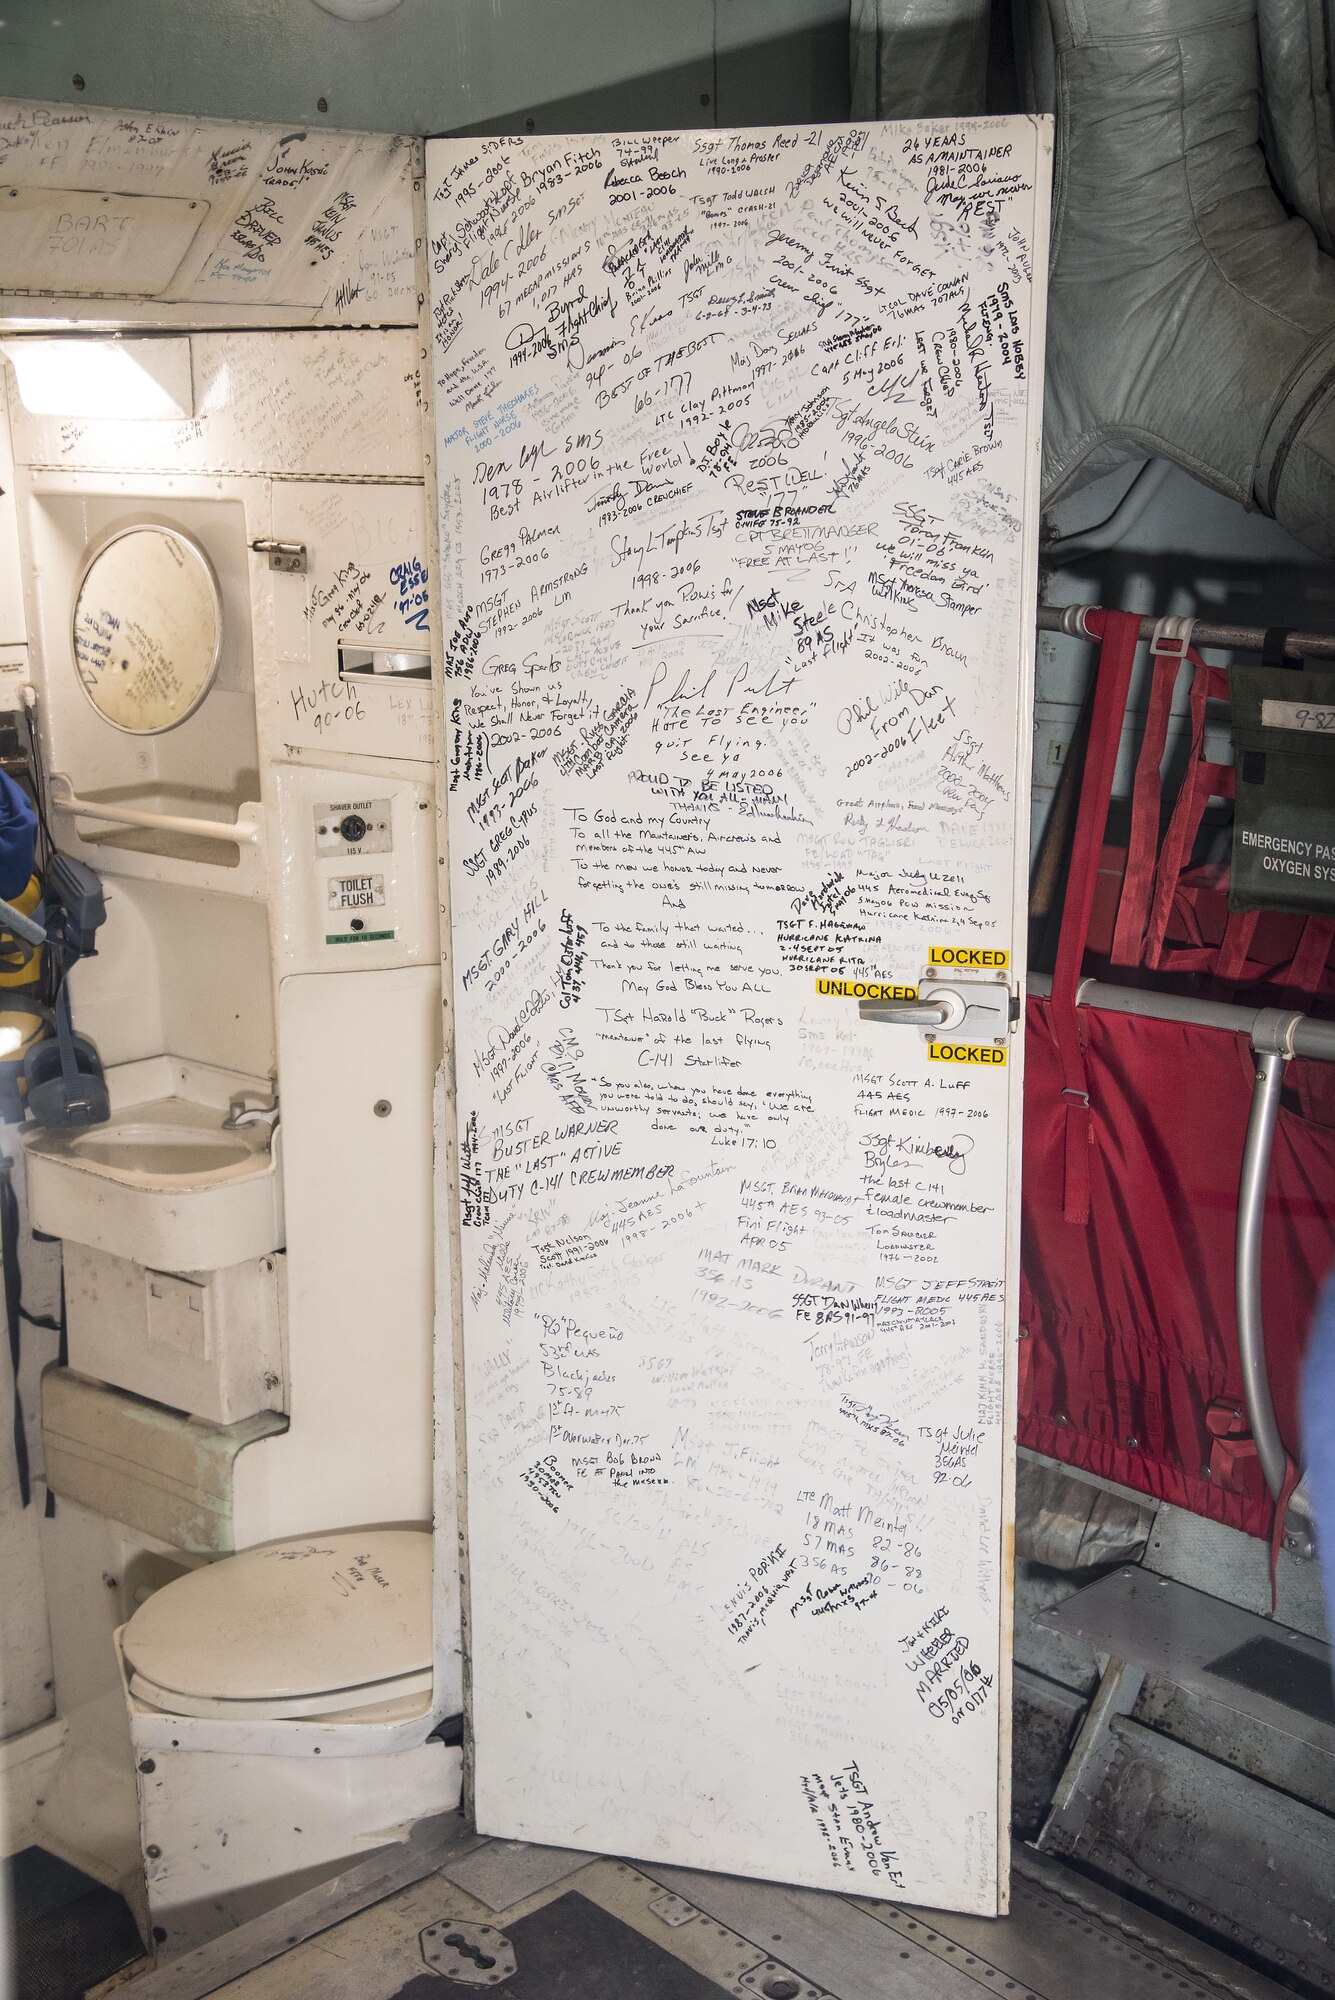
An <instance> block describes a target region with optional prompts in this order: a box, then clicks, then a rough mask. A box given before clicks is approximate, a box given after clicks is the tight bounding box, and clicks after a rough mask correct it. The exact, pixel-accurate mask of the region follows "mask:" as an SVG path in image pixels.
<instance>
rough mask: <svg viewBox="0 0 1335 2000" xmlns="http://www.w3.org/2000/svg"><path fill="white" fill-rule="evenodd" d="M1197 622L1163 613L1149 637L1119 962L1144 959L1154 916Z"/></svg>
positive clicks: (1115, 946) (1115, 947)
mask: <svg viewBox="0 0 1335 2000" xmlns="http://www.w3.org/2000/svg"><path fill="white" fill-rule="evenodd" d="M1194 623H1195V620H1194V619H1191V618H1161V619H1160V620H1159V623H1158V625H1157V626H1156V627H1155V630H1154V636H1153V637H1152V638H1151V640H1150V672H1151V676H1152V678H1151V681H1150V699H1149V705H1148V707H1147V709H1146V714H1145V734H1144V736H1143V738H1142V740H1141V745H1140V755H1139V757H1138V758H1137V760H1136V778H1135V784H1134V786H1133V788H1132V793H1131V830H1130V834H1129V837H1128V840H1127V850H1126V869H1125V871H1124V873H1123V876H1122V895H1121V900H1120V901H1119V903H1118V906H1117V925H1116V928H1115V929H1114V931H1113V941H1112V951H1111V954H1110V956H1111V958H1112V962H1113V964H1114V965H1139V964H1140V962H1141V952H1142V950H1143V948H1144V943H1145V926H1146V924H1147V923H1148V921H1149V913H1150V893H1151V890H1152V889H1153V886H1154V871H1155V867H1156V864H1157V862H1158V859H1159V816H1160V811H1161V808H1162V796H1163V753H1164V747H1165V745H1166V743H1167V741H1168V719H1169V716H1170V714H1171V713H1172V707H1173V695H1174V693H1175V691H1176V688H1177V677H1178V674H1179V672H1180V670H1181V667H1182V662H1183V661H1184V660H1186V659H1191V660H1195V659H1196V655H1195V654H1194V653H1192V651H1191V629H1192V626H1193V625H1194ZM1197 663H1198V664H1199V662H1197Z"/></svg>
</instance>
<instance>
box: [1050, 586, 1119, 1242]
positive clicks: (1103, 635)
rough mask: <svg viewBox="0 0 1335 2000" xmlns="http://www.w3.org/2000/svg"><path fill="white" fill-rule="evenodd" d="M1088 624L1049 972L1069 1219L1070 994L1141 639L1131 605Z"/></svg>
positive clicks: (1081, 1170)
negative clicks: (1078, 751)
mask: <svg viewBox="0 0 1335 2000" xmlns="http://www.w3.org/2000/svg"><path fill="white" fill-rule="evenodd" d="M1086 626H1087V629H1088V630H1089V631H1090V632H1092V633H1094V634H1095V636H1096V637H1098V638H1100V639H1101V640H1102V642H1103V643H1102V645H1101V647H1100V649H1099V664H1098V678H1097V681H1096V683H1095V688H1094V708H1093V713H1092V716H1091V719H1090V726H1089V745H1088V748H1087V750H1086V752H1085V770H1084V777H1083V780H1082V782H1081V786H1080V809H1079V812H1078V813H1077V815H1076V822H1075V842H1074V845H1073V847H1072V849H1071V866H1070V871H1069V873H1068V875H1067V880H1066V896H1065V899H1064V901H1063V904H1062V921H1061V932H1060V935H1059V938H1058V941H1057V963H1056V966H1055V968H1054V971H1053V975H1052V1028H1053V1035H1054V1037H1055V1040H1056V1044H1057V1052H1058V1055H1059V1056H1060V1058H1061V1066H1062V1098H1063V1100H1064V1102H1065V1105H1066V1186H1065V1199H1064V1203H1063V1213H1064V1214H1065V1217H1066V1220H1067V1221H1068V1222H1074V1223H1080V1224H1087V1223H1088V1221H1089V1189H1090V1173H1089V1152H1090V1147H1091V1146H1092V1144H1093V1140H1094V1133H1093V1122H1092V1120H1091V1117H1090V1110H1089V1079H1088V1077H1087V1075H1086V1072H1085V1054H1084V1049H1083V1047H1082V1046H1081V1041H1080V1023H1079V1019H1078V1017H1077V1011H1076V993H1077V991H1078V989H1079V985H1080V972H1081V968H1082V966H1083V963H1084V957H1085V941H1086V939H1087V938H1088V936H1089V919H1090V913H1091V911H1092V910H1093V907H1094V888H1095V882H1096V878H1097V875H1098V867H1099V853H1100V850H1101V848H1102V845H1103V834H1104V829H1105V827H1106V825H1107V821H1108V804H1109V801H1110V799H1111V798H1112V785H1113V774H1114V772H1115V770H1116V768H1117V746H1118V743H1119V742H1120V740H1121V735H1122V720H1123V717H1124V716H1125V714H1126V697H1127V690H1128V688H1129V687H1130V685H1131V668H1132V666H1133V664H1134V662H1135V657H1136V646H1137V644H1138V642H1139V638H1140V617H1139V614H1138V613H1136V612H1130V611H1091V612H1088V613H1086Z"/></svg>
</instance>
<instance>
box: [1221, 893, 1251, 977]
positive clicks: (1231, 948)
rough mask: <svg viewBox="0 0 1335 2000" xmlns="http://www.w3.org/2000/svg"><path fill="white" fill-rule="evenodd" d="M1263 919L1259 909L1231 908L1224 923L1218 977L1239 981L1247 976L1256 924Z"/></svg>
mask: <svg viewBox="0 0 1335 2000" xmlns="http://www.w3.org/2000/svg"><path fill="white" fill-rule="evenodd" d="M1260 921H1261V912H1260V911H1259V910H1230V911H1229V913H1228V919H1227V921H1226V923H1225V925H1224V935H1223V937H1222V938H1221V939H1220V941H1219V957H1218V961H1217V963H1216V965H1215V977H1216V979H1227V980H1232V981H1237V980H1240V979H1242V978H1244V977H1245V975H1246V971H1247V961H1248V959H1249V958H1250V957H1251V955H1252V940H1253V939H1254V937H1255V936H1256V926H1257V925H1258V924H1259V923H1260Z"/></svg>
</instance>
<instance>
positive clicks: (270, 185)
mask: <svg viewBox="0 0 1335 2000" xmlns="http://www.w3.org/2000/svg"><path fill="white" fill-rule="evenodd" d="M411 168H412V147H411V143H410V141H408V140H406V139H397V138H392V137H388V136H385V135H379V134H377V135H373V134H365V133H349V132H330V131H304V132H293V131H287V132H284V131H282V130H281V129H279V128H277V127H271V126H257V125H234V124H227V123H223V122H221V121H219V120H215V119H206V118H192V117H189V116H170V117H148V116H145V115H142V114H138V113H135V112H119V111H111V110H105V109H103V108H102V107H100V106H93V105H89V106H87V107H86V108H85V107H83V106H72V105H42V104H25V103H20V102H18V101H17V100H14V99H6V100H0V271H2V272H3V274H4V275H3V280H2V281H0V282H3V287H4V291H3V293H0V303H3V302H4V301H5V295H6V294H8V295H9V297H8V311H9V314H10V315H11V316H13V317H15V318H18V317H21V316H22V315H23V314H24V313H25V312H29V313H31V312H32V310H33V301H32V300H31V299H30V298H28V297H26V296H25V295H28V294H34V293H37V294H42V293H44V294H47V295H49V296H50V297H51V298H53V299H54V300H56V301H59V300H60V299H61V298H63V297H66V296H68V297H73V298H81V299H86V300H93V299H105V300H108V301H124V300H130V299H137V300H143V301H154V302H156V303H158V304H159V305H160V306H162V307H164V308H169V307H175V308H177V309H178V310H177V312H176V314H175V322H176V323H180V321H181V319H182V317H183V316H186V315H185V314H183V312H182V311H181V310H180V309H195V312H194V316H195V317H196V318H199V317H201V316H203V315H204V313H205V311H206V309H207V308H208V307H210V306H212V307H219V306H222V307H228V308H231V309H233V310H236V311H239V312H242V313H247V312H248V313H253V314H254V316H255V317H256V318H262V317H264V315H265V314H266V313H268V314H269V315H272V314H273V313H274V312H275V311H278V312H280V313H281V312H283V311H285V310H291V311H292V312H293V313H294V315H299V316H300V317H302V318H306V319H310V320H319V321H321V322H323V323H326V324H334V325H338V324H352V325H366V324H367V323H372V324H377V323H382V322H392V321H397V322H398V323H399V324H401V325H403V324H411V323H412V322H413V321H414V319H415V317H416V293H415V288H414V285H413V263H412V254H413V252H412V244H413V236H412V197H411ZM11 189H12V190H13V193H12V195H11V193H10V190H11ZM3 197H8V199H3ZM163 316H164V317H170V315H169V314H165V313H164V315H163ZM187 323H188V317H187Z"/></svg>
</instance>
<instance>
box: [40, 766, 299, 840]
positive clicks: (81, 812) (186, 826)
mask: <svg viewBox="0 0 1335 2000" xmlns="http://www.w3.org/2000/svg"><path fill="white" fill-rule="evenodd" d="M51 784H52V786H53V787H54V786H56V785H60V786H63V787H64V793H65V795H64V796H61V794H60V793H58V792H56V791H54V790H53V791H52V794H51V804H52V805H53V806H54V807H55V808H56V810H57V811H58V812H67V813H73V814H74V815H75V816H76V817H77V818H79V819H105V820H110V821H111V823H112V824H113V825H114V826H143V827H148V828H150V829H151V830H152V831H154V832H158V833H185V834H193V835H194V836H195V837H196V838H198V839H200V840H222V841H230V843H231V844H232V846H233V847H248V846H251V845H253V843H254V842H255V841H257V840H258V839H259V836H260V829H259V822H258V821H257V820H253V819H237V820H218V819H193V818H190V817H188V816H187V815H186V814H184V813H158V812H145V811H144V809H143V807H142V806H122V805H114V804H111V803H109V802H107V801H104V800H102V799H81V798H79V797H78V796H77V795H76V793H75V790H74V786H73V784H72V783H71V782H70V780H69V778H68V777H66V775H65V773H64V772H63V771H53V772H52V773H51Z"/></svg>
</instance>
